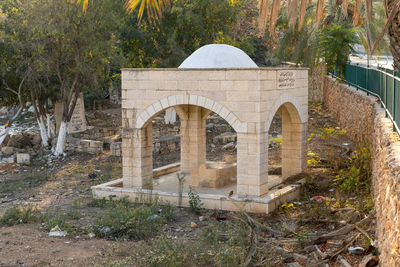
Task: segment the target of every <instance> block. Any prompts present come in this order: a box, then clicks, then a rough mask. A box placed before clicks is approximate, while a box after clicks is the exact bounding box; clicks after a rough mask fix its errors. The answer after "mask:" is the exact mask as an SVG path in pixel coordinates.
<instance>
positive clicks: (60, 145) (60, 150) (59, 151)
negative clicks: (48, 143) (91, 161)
mask: <svg viewBox="0 0 400 267" xmlns="http://www.w3.org/2000/svg"><path fill="white" fill-rule="evenodd" d="M67 128H68V122H66V121H61V124H60V130H59V131H58V139H57V145H56V149H55V151H54V155H55V156H61V155H63V154H64V144H65V138H66V137H67Z"/></svg>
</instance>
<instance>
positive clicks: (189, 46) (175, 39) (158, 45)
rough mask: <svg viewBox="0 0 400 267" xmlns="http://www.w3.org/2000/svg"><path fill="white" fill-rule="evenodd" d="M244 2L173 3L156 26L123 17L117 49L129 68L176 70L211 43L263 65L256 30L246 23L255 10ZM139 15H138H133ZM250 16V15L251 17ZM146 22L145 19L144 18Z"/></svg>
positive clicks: (184, 0)
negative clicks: (238, 51) (230, 47)
mask: <svg viewBox="0 0 400 267" xmlns="http://www.w3.org/2000/svg"><path fill="white" fill-rule="evenodd" d="M247 2H249V1H247V0H240V1H229V0H198V1H191V0H174V1H171V6H170V7H169V8H166V9H165V10H164V12H163V17H162V18H161V19H160V21H159V23H157V24H155V23H151V22H149V21H148V20H146V19H144V20H143V21H142V22H141V23H140V24H137V20H136V17H135V16H130V15H128V16H126V17H125V23H124V25H123V27H122V28H121V32H120V36H119V39H120V46H121V49H122V51H123V54H124V55H125V56H126V57H127V58H128V61H129V65H128V66H131V67H177V66H178V65H179V64H180V63H181V62H182V61H183V60H184V59H185V58H186V57H187V56H188V55H190V54H191V53H192V52H194V51H195V50H196V49H197V48H199V47H201V46H203V45H206V44H210V43H225V44H231V45H234V46H236V47H239V48H241V49H243V50H244V51H245V52H246V53H248V54H249V55H250V56H251V57H253V58H254V59H256V60H257V61H258V62H261V64H262V63H264V58H265V55H264V50H265V47H264V46H263V43H261V42H260V41H259V37H257V36H256V31H255V27H253V26H249V25H253V24H252V23H251V22H250V23H245V22H244V21H246V20H245V18H246V19H251V17H248V15H249V14H251V16H254V10H255V11H257V9H256V6H254V8H248V10H247V9H244V6H246V7H247ZM136 12H138V11H136ZM251 12H253V13H251ZM144 18H146V16H145V17H144Z"/></svg>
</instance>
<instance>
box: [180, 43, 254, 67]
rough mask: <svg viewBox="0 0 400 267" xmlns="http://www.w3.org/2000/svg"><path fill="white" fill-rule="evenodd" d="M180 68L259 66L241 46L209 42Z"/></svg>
mask: <svg viewBox="0 0 400 267" xmlns="http://www.w3.org/2000/svg"><path fill="white" fill-rule="evenodd" d="M178 68H181V69H190V68H194V69H203V68H204V69H214V68H258V66H257V65H256V63H254V61H253V60H252V59H251V58H250V57H249V56H248V55H247V54H246V53H245V52H243V51H242V50H241V49H239V48H236V47H233V46H230V45H225V44H209V45H205V46H202V47H200V48H199V49H197V50H196V51H194V52H193V54H191V55H190V56H189V57H188V58H186V59H185V60H184V61H183V62H182V64H181V65H180V66H179V67H178Z"/></svg>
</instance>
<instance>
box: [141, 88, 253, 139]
mask: <svg viewBox="0 0 400 267" xmlns="http://www.w3.org/2000/svg"><path fill="white" fill-rule="evenodd" d="M179 105H193V106H198V107H202V108H205V109H208V110H211V111H213V112H215V113H216V114H218V115H219V116H220V117H221V118H223V119H225V120H226V121H227V122H228V123H229V125H231V126H232V128H233V129H234V130H235V131H236V132H237V133H245V132H247V123H246V122H243V123H242V122H241V121H240V120H239V118H238V117H237V116H236V115H235V114H234V113H233V112H232V111H230V110H229V109H228V108H226V107H224V106H223V105H221V104H220V103H218V102H216V101H214V100H212V99H210V98H207V97H204V96H199V95H192V94H178V95H172V96H168V97H166V98H163V99H160V100H158V101H156V102H155V103H153V104H151V105H149V106H148V107H147V108H146V109H144V110H143V111H142V112H141V113H140V114H139V115H138V116H137V119H136V127H135V128H137V129H141V128H142V127H143V126H144V125H145V124H146V123H147V122H148V121H149V120H150V119H151V118H152V117H153V116H155V115H156V114H157V113H159V112H161V111H163V110H165V109H167V108H171V107H174V106H179Z"/></svg>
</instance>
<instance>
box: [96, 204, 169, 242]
mask: <svg viewBox="0 0 400 267" xmlns="http://www.w3.org/2000/svg"><path fill="white" fill-rule="evenodd" d="M171 217H172V207H171V206H169V205H166V206H160V205H159V204H158V203H157V202H154V203H151V204H134V203H131V202H129V201H127V200H126V199H122V200H116V201H108V203H107V206H106V211H105V212H104V213H102V214H101V215H100V216H99V217H97V218H96V223H95V225H94V230H95V232H96V235H97V236H101V237H106V238H111V239H115V238H128V239H133V240H142V239H146V238H149V237H153V236H155V235H156V234H157V233H159V232H160V231H161V230H162V228H163V225H164V224H165V223H166V222H167V221H168V219H170V218H171Z"/></svg>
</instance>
